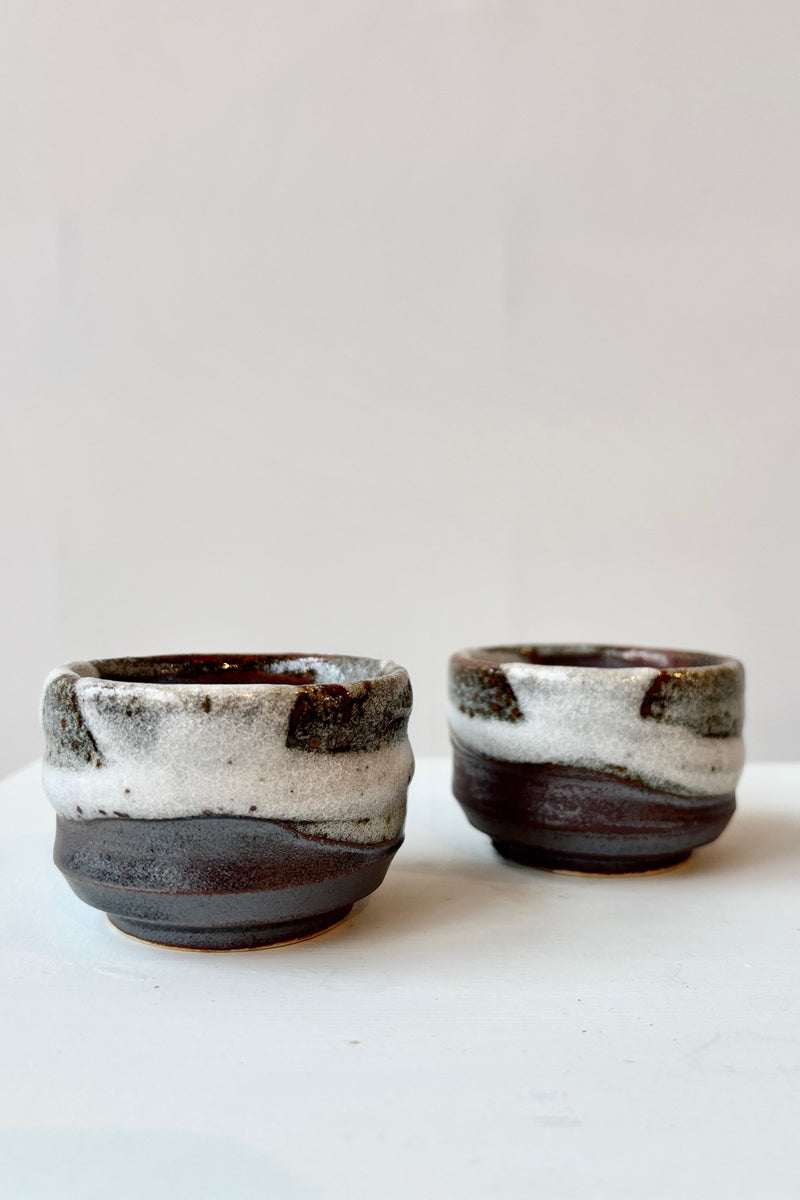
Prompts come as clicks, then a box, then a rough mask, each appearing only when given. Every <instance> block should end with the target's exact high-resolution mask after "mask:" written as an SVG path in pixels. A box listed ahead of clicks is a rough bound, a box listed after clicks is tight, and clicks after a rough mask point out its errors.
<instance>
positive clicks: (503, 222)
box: [0, 0, 800, 770]
mask: <svg viewBox="0 0 800 1200" xmlns="http://www.w3.org/2000/svg"><path fill="white" fill-rule="evenodd" d="M0 12H1V13H2V23H3V25H4V27H5V31H4V33H3V36H2V38H1V39H0V59H1V60H2V61H1V62H0V103H1V104H2V109H3V113H4V117H3V123H2V132H1V133H0V139H2V143H1V144H0V150H1V151H2V163H3V168H2V179H3V186H2V188H1V189H0V245H1V246H2V255H1V256H0V270H2V281H3V282H2V289H3V290H2V299H1V300H0V350H1V351H2V361H3V370H2V374H3V380H4V382H3V401H2V403H3V428H2V431H1V433H0V436H1V438H2V440H1V441H0V444H1V445H2V447H3V469H2V477H1V478H0V487H2V489H3V497H2V521H3V526H4V529H3V535H4V549H3V553H2V562H3V563H4V564H5V566H6V571H5V575H4V586H3V587H2V589H0V621H2V625H1V626H0V627H2V629H3V631H4V635H5V642H4V646H5V648H4V656H5V662H6V672H5V680H6V686H5V687H4V688H3V689H2V692H0V703H1V704H2V725H3V729H4V730H5V731H6V736H5V739H4V744H3V747H2V760H0V766H2V768H3V769H6V770H8V769H12V768H13V767H15V766H17V765H19V764H21V763H22V762H24V761H25V760H26V759H29V758H31V757H32V756H33V755H34V754H36V753H37V752H38V747H39V734H38V730H37V725H36V704H37V699H38V692H39V686H40V682H41V678H42V677H43V675H44V674H45V672H46V671H47V669H48V668H49V667H51V666H52V665H54V664H56V663H58V662H60V661H64V660H67V659H71V658H80V657H92V656H97V655H103V654H107V653H112V654H113V653H146V652H159V651H173V650H176V649H192V650H197V649H200V650H206V649H227V650H242V649H245V650H270V649H277V650H283V649H287V648H291V649H322V650H341V651H353V652H359V653H360V652H363V653H374V654H377V655H387V656H391V657H394V658H396V659H397V660H398V661H400V662H402V663H404V664H405V665H406V666H408V668H409V669H410V671H411V673H412V678H413V680H414V684H415V690H416V711H415V717H414V724H413V738H414V743H415V747H416V749H417V751H418V752H421V753H426V752H428V753H430V752H444V750H445V747H446V732H445V726H444V717H443V694H444V669H445V660H446V656H447V654H448V652H449V651H450V650H451V649H454V648H456V647H458V646H459V645H461V644H466V643H473V644H480V643H482V642H486V641H499V640H507V639H530V640H542V639H543V640H550V641H552V640H559V639H579V640H588V639H599V640H607V641H614V640H621V641H630V642H639V643H644V644H647V643H651V644H656V645H677V646H686V647H690V648H699V649H708V650H719V651H722V652H729V653H733V654H737V655H739V656H741V657H742V658H743V659H744V661H745V663H746V665H747V667H748V668H749V723H748V733H749V738H748V744H749V750H750V753H751V756H752V757H754V758H769V757H772V758H791V757H795V758H796V757H797V756H798V745H797V738H796V728H797V721H796V715H795V695H796V683H795V680H796V658H797V645H798V633H800V630H798V617H797V609H798V603H797V593H798V583H800V572H798V566H797V536H796V529H797V516H798V501H799V500H800V486H799V485H798V470H797V433H798V424H799V423H800V417H799V416H798V382H799V380H800V371H799V370H798V367H799V366H800V363H799V361H798V360H799V359H800V349H799V348H798V346H799V342H798V332H797V330H798V316H799V315H800V312H799V309H800V304H799V303H798V290H797V278H798V268H800V234H799V233H798V212H799V211H800V168H799V167H798V156H797V130H798V124H799V121H798V118H800V73H799V72H798V70H797V63H798V55H799V54H800V18H799V16H798V8H797V5H796V4H795V3H794V0H789V2H786V3H782V2H780V0H762V2H761V3H758V4H756V3H741V2H740V3H737V2H735V0H734V2H733V3H732V2H731V0H725V2H724V3H723V2H722V0H673V3H671V4H661V3H655V2H653V0H606V2H604V3H600V4H598V3H596V2H595V0H540V2H537V0H531V2H529V3H524V2H523V0H507V2H506V3H502V2H500V0H497V2H491V0H428V2H427V3H422V2H410V0H402V2H396V3H380V2H377V3H376V0H363V2H358V0H310V2H307V3H306V2H302V3H295V2H290V0H283V2H280V3H278V2H275V0H235V2H233V3H228V4H223V3H219V2H213V3H212V2H211V0H180V2H175V0H166V2H164V0H117V2H115V3H114V4H107V3H104V2H103V0H70V3H69V4H62V3H59V2H57V0H39V3H37V4H35V5H32V4H29V3H27V2H26V0H17V2H13V0H3V2H2V6H1V9H0Z"/></svg>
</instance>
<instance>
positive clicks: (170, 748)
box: [42, 654, 414, 950]
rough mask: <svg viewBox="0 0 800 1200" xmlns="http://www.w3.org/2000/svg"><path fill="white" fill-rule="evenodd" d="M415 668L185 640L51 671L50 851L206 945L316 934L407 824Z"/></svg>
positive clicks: (65, 866)
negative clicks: (143, 654) (174, 649)
mask: <svg viewBox="0 0 800 1200" xmlns="http://www.w3.org/2000/svg"><path fill="white" fill-rule="evenodd" d="M410 712H411V685H410V682H409V678H408V675H407V673H406V672H405V670H403V668H402V667H398V666H397V665H396V664H395V663H393V662H388V661H379V660H376V659H371V658H351V657H344V656H336V655H317V654H283V655H278V654H274V655H258V656H256V655H240V654H231V655H186V656H175V657H170V658H122V659H106V660H103V661H97V662H82V663H70V664H69V666H66V667H61V668H60V669H59V670H56V671H54V672H53V673H52V674H51V675H50V676H49V678H48V679H47V681H46V683H45V688H44V696H43V700H42V722H43V726H44V731H45V740H46V752H45V762H44V786H45V790H46V792H47V795H48V797H49V799H50V801H51V803H52V804H53V806H54V808H55V809H56V812H57V814H58V816H57V831H56V843H55V855H54V857H55V861H56V864H57V866H58V867H59V868H60V870H61V871H62V872H63V874H64V875H65V876H66V878H67V880H68V881H69V883H70V886H71V887H72V889H73V891H74V892H76V894H77V895H78V896H80V898H81V899H82V900H85V901H86V902H87V904H91V905H93V906H94V907H96V908H100V909H103V910H104V911H105V912H106V913H107V914H108V916H109V918H110V920H111V921H112V923H113V924H114V925H116V926H117V927H118V928H119V929H122V930H123V931H124V932H126V933H130V934H133V935H135V936H136V937H139V938H143V939H144V940H146V941H152V942H159V943H162V944H165V945H169V946H181V947H187V948H192V949H202V950H224V949H240V948H249V947H256V946H269V945H275V944H278V943H283V942H287V941H294V940H297V939H300V938H305V937H310V936H312V935H313V934H316V933H321V932H322V931H323V930H325V929H328V928H329V927H330V926H332V925H334V924H336V923H337V922H338V921H340V920H341V919H342V918H343V917H344V916H345V915H346V914H347V913H348V912H349V910H350V908H351V907H352V905H353V903H354V902H355V901H356V900H359V899H361V898H362V897H364V896H366V895H368V894H369V893H370V892H372V891H374V889H375V888H377V887H378V885H379V884H380V883H381V881H382V880H383V877H384V875H385V874H386V871H387V869H388V867H389V864H390V862H391V860H392V858H393V856H394V854H395V853H396V851H397V850H398V848H399V847H400V844H401V842H402V840H403V823H404V819H405V810H406V792H407V788H408V784H409V781H410V779H411V776H412V774H413V767H414V760H413V756H412V753H411V747H410V745H409V742H408V737H407V735H406V729H407V725H408V718H409V714H410Z"/></svg>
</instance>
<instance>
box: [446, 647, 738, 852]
mask: <svg viewBox="0 0 800 1200" xmlns="http://www.w3.org/2000/svg"><path fill="white" fill-rule="evenodd" d="M743 719H744V670H743V668H742V665H741V663H739V662H737V661H736V660H735V659H731V658H726V657H721V656H718V655H711V654H702V653H696V652H692V651H683V650H659V649H647V648H639V647H617V646H597V645H580V646H578V645H572V646H566V645H564V646H498V647H490V648H485V649H472V650H463V651H460V652H459V653H457V654H454V655H453V656H452V658H451V659H450V665H449V724H450V732H451V738H452V743H453V791H454V794H455V796H456V798H457V799H458V801H459V803H460V804H461V805H462V807H463V809H464V811H465V812H466V815H467V817H468V819H469V820H470V822H471V823H472V824H473V825H474V826H475V827H476V828H477V829H480V830H481V831H482V832H484V833H486V834H488V835H489V837H490V838H491V839H492V841H493V843H494V845H495V847H496V849H497V850H498V851H499V853H501V854H502V855H504V856H505V857H507V858H510V859H513V860H515V861H517V862H522V863H526V864H528V865H530V866H536V867H543V868H547V869H551V870H571V871H584V872H592V873H600V874H622V873H628V872H641V871H648V870H659V869H663V868H666V867H670V866H674V865H675V864H677V863H679V862H682V861H683V860H684V859H686V858H687V857H688V856H689V854H690V853H691V851H692V850H693V849H695V848H696V847H698V846H701V845H703V844H705V843H707V842H710V841H713V840H714V839H715V838H717V837H718V836H719V834H720V833H721V832H722V831H723V829H724V828H725V826H726V825H727V824H728V822H729V820H730V819H731V816H732V815H733V812H734V810H735V807H736V801H735V788H736V784H737V782H738V779H739V776H740V774H741V770H742V765H743V762H744V748H743V744H742V738H741V732H742V723H743Z"/></svg>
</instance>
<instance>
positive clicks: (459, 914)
mask: <svg viewBox="0 0 800 1200" xmlns="http://www.w3.org/2000/svg"><path fill="white" fill-rule="evenodd" d="M505 866H506V864H505V863H504V861H503V860H502V859H501V858H500V857H499V856H498V858H497V860H496V861H492V860H491V859H487V860H486V861H469V860H457V861H443V862H442V863H441V864H437V863H434V862H431V860H430V859H427V858H426V859H424V860H418V861H415V860H414V859H413V858H412V859H402V860H401V861H398V862H396V863H395V864H394V865H393V866H392V867H391V869H390V871H389V874H388V875H387V877H386V880H385V882H384V883H383V884H382V885H381V887H380V888H379V889H378V891H377V892H374V893H373V894H372V895H371V896H370V897H369V898H368V899H367V900H366V901H361V903H360V904H358V905H356V907H355V908H354V910H353V911H354V913H356V914H357V916H358V920H357V922H355V921H354V922H353V928H352V931H351V932H352V934H353V935H354V936H355V935H356V934H357V935H358V936H359V937H361V936H363V937H371V936H373V935H376V934H380V936H381V937H382V938H383V937H386V936H387V935H389V936H392V937H394V936H398V935H402V934H403V933H405V932H411V931H413V930H414V929H418V930H428V931H430V930H431V929H432V928H441V927H442V926H447V925H451V926H455V925H461V926H464V927H465V928H472V927H474V922H475V919H477V918H478V917H479V916H480V915H482V914H485V912H486V909H487V907H491V906H492V904H495V903H499V904H501V905H502V904H506V905H507V904H508V903H509V902H510V901H511V902H512V903H513V898H514V896H515V895H519V898H520V899H523V898H524V902H525V903H526V904H527V905H530V904H531V900H532V899H533V903H534V905H535V898H533V897H532V896H531V893H532V892H535V891H537V888H536V886H535V885H536V883H537V882H541V876H540V875H539V873H538V872H532V871H521V872H516V871H507V870H505ZM537 876H538V880H537ZM532 885H533V886H532Z"/></svg>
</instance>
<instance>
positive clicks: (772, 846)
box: [689, 809, 800, 875]
mask: <svg viewBox="0 0 800 1200" xmlns="http://www.w3.org/2000/svg"><path fill="white" fill-rule="evenodd" d="M689 862H690V867H691V870H692V872H693V873H694V874H700V873H703V874H711V873H713V874H715V875H718V874H720V873H721V872H727V871H736V872H747V873H748V874H752V873H753V872H758V873H759V874H763V873H764V872H769V873H771V874H780V873H781V872H783V871H788V870H789V869H791V873H792V874H793V875H796V874H798V872H800V810H798V814H797V816H796V817H793V816H789V815H787V814H785V813H777V812H761V813H759V812H753V811H752V810H747V809H745V811H744V812H743V811H742V810H741V809H739V810H738V811H737V812H736V813H735V814H734V817H733V819H732V821H731V823H730V825H729V826H728V828H727V829H726V830H725V832H724V833H723V834H722V836H721V837H720V839H719V840H718V841H716V842H714V843H713V844H712V845H710V846H701V847H700V849H699V850H698V851H696V852H695V853H694V854H693V855H692V857H691V859H690V860H689Z"/></svg>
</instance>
